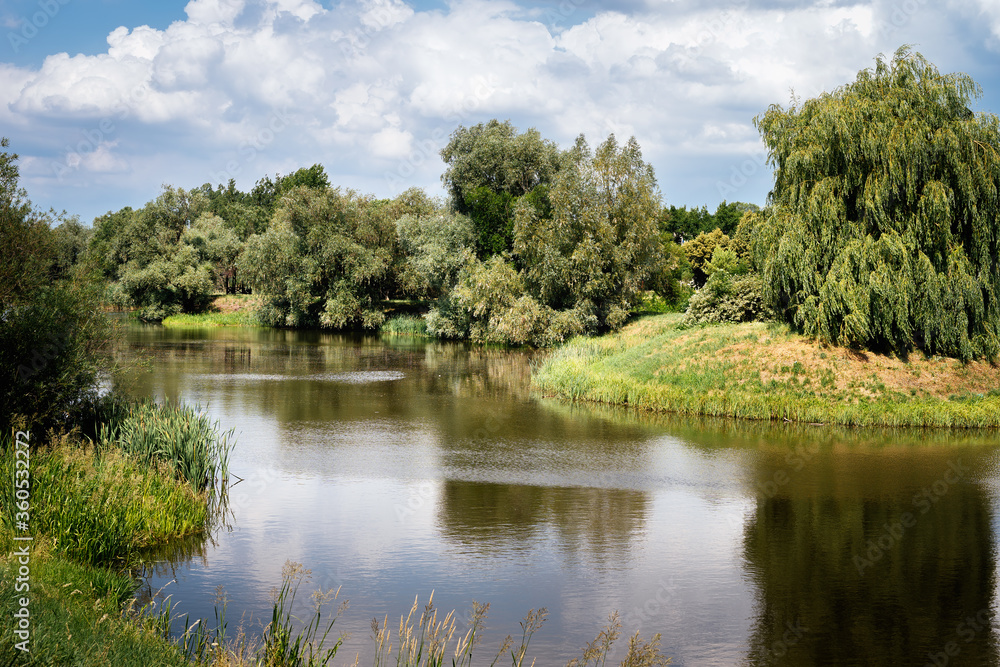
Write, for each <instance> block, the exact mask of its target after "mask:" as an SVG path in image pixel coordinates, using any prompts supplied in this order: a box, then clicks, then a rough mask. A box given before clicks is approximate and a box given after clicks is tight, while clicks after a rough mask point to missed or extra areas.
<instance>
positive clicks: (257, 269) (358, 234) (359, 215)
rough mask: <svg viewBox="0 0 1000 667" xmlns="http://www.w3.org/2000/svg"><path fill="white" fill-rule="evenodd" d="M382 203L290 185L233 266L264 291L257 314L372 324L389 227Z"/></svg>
mask: <svg viewBox="0 0 1000 667" xmlns="http://www.w3.org/2000/svg"><path fill="white" fill-rule="evenodd" d="M384 209H385V207H384V206H383V205H380V202H378V201H377V200H373V199H372V198H370V197H362V196H360V195H358V194H357V193H355V192H353V191H345V192H341V191H340V189H339V188H337V189H320V188H314V187H307V186H298V187H296V188H294V189H292V190H291V191H289V192H288V193H287V194H286V195H285V196H284V197H282V201H281V203H280V205H279V206H278V209H277V211H276V212H275V215H274V219H273V220H272V222H271V225H270V227H269V228H268V230H267V231H266V232H265V233H264V234H262V235H257V236H253V237H251V238H250V240H249V241H248V242H247V246H246V249H245V251H244V253H243V255H242V256H241V258H240V262H239V269H240V271H241V273H242V274H243V275H245V276H246V277H247V279H248V280H249V281H250V282H251V283H252V284H253V286H254V291H256V292H262V293H264V294H266V295H267V296H268V301H267V302H266V303H265V305H264V307H263V310H262V312H261V313H260V315H261V319H262V321H264V322H269V323H271V324H275V325H278V326H299V327H301V326H320V327H324V328H333V329H343V328H347V327H350V326H358V325H360V326H362V327H365V328H375V327H378V326H379V325H380V324H381V323H382V321H383V320H384V319H385V315H384V313H383V312H382V311H381V310H380V309H379V308H378V301H379V300H380V298H381V296H382V287H383V284H384V282H385V281H386V280H387V278H388V277H389V276H390V274H391V271H390V270H391V267H392V265H393V258H394V255H395V244H396V228H395V224H394V221H393V220H392V219H391V215H386V212H385V210H384Z"/></svg>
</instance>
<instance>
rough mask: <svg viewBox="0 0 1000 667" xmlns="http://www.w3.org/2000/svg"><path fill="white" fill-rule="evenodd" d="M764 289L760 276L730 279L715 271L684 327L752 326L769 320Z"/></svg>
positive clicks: (692, 305)
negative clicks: (743, 324) (722, 323)
mask: <svg viewBox="0 0 1000 667" xmlns="http://www.w3.org/2000/svg"><path fill="white" fill-rule="evenodd" d="M763 295H764V286H763V283H762V282H761V278H760V275H759V274H756V273H749V274H747V275H744V276H736V277H734V276H731V275H730V274H729V273H727V272H725V271H716V272H714V273H713V274H712V275H711V276H710V277H709V279H708V282H707V283H705V286H704V287H702V288H701V289H700V290H698V291H697V292H695V293H694V295H693V296H692V297H691V300H690V302H688V309H687V312H686V313H685V315H684V319H683V320H682V324H684V325H686V326H691V325H694V324H708V323H718V322H752V321H754V320H760V319H766V316H767V315H768V310H767V309H766V308H765V306H764V298H763Z"/></svg>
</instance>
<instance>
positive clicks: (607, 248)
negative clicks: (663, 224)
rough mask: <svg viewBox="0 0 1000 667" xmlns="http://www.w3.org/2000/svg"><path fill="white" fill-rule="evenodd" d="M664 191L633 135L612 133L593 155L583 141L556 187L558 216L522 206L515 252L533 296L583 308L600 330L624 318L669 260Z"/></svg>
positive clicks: (567, 307) (554, 304)
mask: <svg viewBox="0 0 1000 667" xmlns="http://www.w3.org/2000/svg"><path fill="white" fill-rule="evenodd" d="M659 197H660V195H659V190H658V188H657V185H656V177H655V175H654V173H653V168H652V167H651V166H650V165H649V164H647V163H646V162H644V161H643V159H642V151H641V150H640V149H639V144H638V143H637V142H636V140H635V138H634V137H633V138H631V139H630V140H629V141H628V142H627V143H625V145H623V146H620V147H619V145H618V142H617V140H616V139H615V136H614V135H611V136H609V137H608V139H607V140H606V141H604V142H603V143H602V144H601V145H600V146H598V148H597V151H596V152H595V153H594V154H593V155H591V152H590V148H589V147H588V146H587V143H586V141H584V139H583V137H582V136H581V137H580V138H579V139H577V142H576V146H575V147H574V148H573V150H572V151H571V152H570V155H569V159H568V163H567V164H566V165H565V166H564V167H563V169H562V170H560V172H559V174H558V175H557V177H556V181H555V183H554V184H553V186H552V190H551V194H550V200H551V204H552V210H551V214H550V215H549V216H543V215H540V214H539V213H538V210H537V209H536V208H535V207H533V206H530V205H528V204H522V205H521V206H519V207H518V210H517V217H516V222H515V230H514V253H515V255H516V256H517V257H518V259H519V260H520V261H521V263H522V266H523V267H524V276H525V282H526V284H527V286H528V288H529V289H530V290H531V292H532V294H534V295H536V296H537V299H538V301H539V302H540V303H543V304H545V305H547V306H550V307H552V308H554V309H556V310H570V309H579V310H581V311H582V312H584V313H586V314H587V315H588V316H590V317H593V318H594V324H595V326H594V327H593V328H594V329H595V330H607V329H617V328H618V327H620V326H621V325H622V324H624V322H625V319H626V318H627V317H628V313H629V312H630V311H631V310H632V307H633V306H635V305H636V304H637V303H638V300H639V293H640V292H641V291H642V290H643V289H644V288H645V287H646V283H647V282H648V281H649V280H650V278H651V277H652V276H653V275H655V274H656V273H657V271H658V270H659V268H660V266H661V264H662V261H663V256H662V247H661V244H660V242H659V236H658V233H657V227H656V215H657V213H658V211H659V207H660V204H659ZM587 328H588V329H591V327H590V326H588V327H587Z"/></svg>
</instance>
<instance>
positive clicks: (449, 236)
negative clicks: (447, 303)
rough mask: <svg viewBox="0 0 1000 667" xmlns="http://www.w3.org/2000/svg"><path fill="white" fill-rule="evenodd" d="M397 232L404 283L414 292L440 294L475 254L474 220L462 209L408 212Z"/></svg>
mask: <svg viewBox="0 0 1000 667" xmlns="http://www.w3.org/2000/svg"><path fill="white" fill-rule="evenodd" d="M396 233H397V234H398V235H399V245H400V251H401V255H402V258H403V261H402V267H401V269H400V273H399V282H400V286H401V287H402V288H403V289H404V290H405V291H406V293H408V294H411V295H413V296H421V297H438V296H440V295H441V294H442V293H444V292H445V291H447V290H448V289H449V288H451V286H452V285H455V284H456V283H457V282H458V276H459V272H460V271H461V269H462V268H463V267H464V266H465V265H466V264H467V263H468V262H470V261H472V260H473V259H474V258H475V230H474V229H473V227H472V221H471V220H469V218H467V217H466V216H464V215H461V214H458V213H451V212H444V211H439V212H437V213H436V214H434V215H424V216H419V215H412V214H410V215H404V216H403V217H401V218H399V220H397V221H396Z"/></svg>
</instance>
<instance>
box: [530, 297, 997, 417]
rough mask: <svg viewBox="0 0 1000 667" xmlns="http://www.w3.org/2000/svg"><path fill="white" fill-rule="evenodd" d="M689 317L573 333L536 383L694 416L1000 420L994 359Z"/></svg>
mask: <svg viewBox="0 0 1000 667" xmlns="http://www.w3.org/2000/svg"><path fill="white" fill-rule="evenodd" d="M680 317H681V316H680V315H660V316H653V317H646V318H642V319H640V320H638V321H636V322H633V323H632V324H630V325H629V326H627V327H626V328H625V329H623V330H622V331H620V332H618V333H615V334H609V335H607V336H603V337H600V338H576V339H573V340H572V341H570V342H569V343H567V344H566V345H565V346H563V347H562V348H560V349H559V350H556V351H555V352H554V353H553V354H552V355H551V356H549V357H548V358H547V359H546V360H545V361H544V362H543V363H542V364H541V365H540V366H539V367H538V368H537V369H536V371H535V373H534V376H533V378H532V382H533V386H534V387H535V388H536V390H538V391H539V392H541V393H542V394H543V395H547V396H554V397H560V398H565V399H570V400H587V401H597V402H601V403H610V404H619V405H630V406H635V407H638V408H643V409H648V410H656V411H665V412H674V413H680V414H688V415H707V416H724V417H738V418H745V419H756V420H788V421H797V422H809V423H820V422H821V423H835V424H844V425H851V426H890V427H896V426H930V427H981V428H996V427H1000V397H998V396H996V395H995V394H991V393H990V392H988V391H984V388H985V387H987V386H989V385H990V383H992V384H993V386H996V377H997V369H996V368H995V367H991V366H989V365H988V364H984V363H978V364H972V365H962V364H959V362H957V361H956V360H942V359H929V360H928V359H917V358H914V359H911V360H907V361H902V360H898V359H894V358H889V357H880V356H878V355H873V354H870V353H853V352H850V351H847V350H840V349H837V348H821V347H820V346H819V345H818V344H816V343H814V342H812V341H809V340H808V339H806V338H804V337H802V336H798V335H796V334H794V333H792V332H791V331H789V329H788V328H787V327H785V326H782V325H776V324H763V323H749V324H721V325H715V326H706V327H700V328H698V327H696V328H691V329H685V328H682V327H680V326H678V325H679V323H680ZM915 356H916V355H915ZM921 378H922V379H921ZM908 383H909V384H908ZM910 384H912V385H913V386H914V387H916V386H919V387H920V389H919V390H915V389H914V390H912V391H911V389H910ZM956 388H957V389H958V391H957V392H955V391H953V390H954V389H956Z"/></svg>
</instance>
